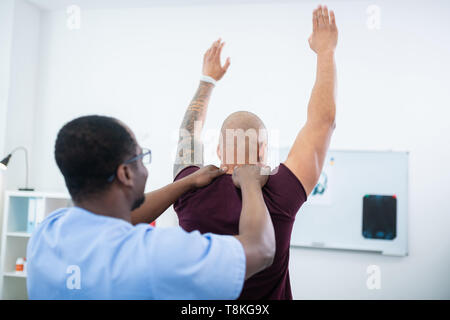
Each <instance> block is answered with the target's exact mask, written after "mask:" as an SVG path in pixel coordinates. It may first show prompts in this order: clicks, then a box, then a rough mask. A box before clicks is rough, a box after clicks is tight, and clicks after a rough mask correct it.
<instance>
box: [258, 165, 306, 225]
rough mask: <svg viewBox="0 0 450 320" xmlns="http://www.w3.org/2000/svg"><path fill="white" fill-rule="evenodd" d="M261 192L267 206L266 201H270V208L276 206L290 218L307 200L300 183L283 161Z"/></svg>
mask: <svg viewBox="0 0 450 320" xmlns="http://www.w3.org/2000/svg"><path fill="white" fill-rule="evenodd" d="M263 193H264V199H265V200H266V204H267V205H268V207H269V203H267V202H270V206H271V208H277V211H279V212H283V213H284V214H287V215H288V216H290V217H291V218H295V215H296V214H297V212H298V210H299V209H300V207H301V206H302V204H303V203H305V202H306V200H307V195H306V192H305V189H304V188H303V185H302V183H301V182H300V180H299V179H298V178H297V177H296V176H295V174H294V173H293V172H292V171H291V170H290V169H289V168H288V167H287V166H286V165H284V164H283V163H281V164H280V166H279V167H277V168H276V169H275V170H274V171H273V174H272V175H270V176H269V179H268V180H267V183H266V185H265V186H264V188H263ZM269 210H270V209H269Z"/></svg>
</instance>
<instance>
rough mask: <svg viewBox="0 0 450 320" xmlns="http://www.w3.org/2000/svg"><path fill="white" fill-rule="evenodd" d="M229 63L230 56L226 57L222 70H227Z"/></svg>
mask: <svg viewBox="0 0 450 320" xmlns="http://www.w3.org/2000/svg"><path fill="white" fill-rule="evenodd" d="M230 64H231V60H230V57H228V58H227V61H226V62H225V65H224V66H223V71H225V72H227V70H228V67H229V66H230Z"/></svg>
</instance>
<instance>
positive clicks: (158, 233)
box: [149, 227, 245, 300]
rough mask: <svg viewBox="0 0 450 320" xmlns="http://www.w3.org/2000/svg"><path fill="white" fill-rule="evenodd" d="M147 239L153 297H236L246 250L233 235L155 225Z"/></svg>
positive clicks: (239, 291) (238, 292)
mask: <svg viewBox="0 0 450 320" xmlns="http://www.w3.org/2000/svg"><path fill="white" fill-rule="evenodd" d="M150 242H151V244H150V247H151V250H150V251H149V252H150V255H151V256H150V259H151V260H150V263H151V265H152V266H153V267H152V268H151V269H152V273H151V275H150V281H151V283H150V286H151V288H152V292H153V295H154V297H155V298H156V299H188V300H189V299H202V300H206V299H215V300H221V299H237V298H238V297H239V295H240V293H241V290H242V287H243V284H244V278H245V253H244V249H243V247H242V245H241V243H240V242H239V240H237V239H236V238H235V237H233V236H221V235H216V234H212V233H207V234H204V235H201V234H200V233H199V232H198V231H193V232H190V233H188V232H186V231H184V230H183V229H181V228H179V227H173V228H155V229H154V230H153V235H152V237H151V241H150Z"/></svg>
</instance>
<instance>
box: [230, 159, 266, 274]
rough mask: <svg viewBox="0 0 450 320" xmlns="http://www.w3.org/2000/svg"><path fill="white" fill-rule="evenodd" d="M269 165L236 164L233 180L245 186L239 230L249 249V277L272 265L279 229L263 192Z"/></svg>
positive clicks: (246, 272)
mask: <svg viewBox="0 0 450 320" xmlns="http://www.w3.org/2000/svg"><path fill="white" fill-rule="evenodd" d="M267 169H268V167H261V166H258V165H243V166H239V167H236V168H234V171H233V177H232V179H233V183H234V185H235V186H236V187H238V188H240V189H241V193H242V210H241V218H240V220H239V234H238V235H237V236H236V238H237V239H238V240H239V241H240V242H241V244H242V247H243V248H244V252H245V261H246V270H245V279H248V278H249V277H251V276H252V275H254V274H255V273H258V272H259V271H261V270H263V269H265V268H267V267H269V266H270V265H272V262H273V259H274V257H275V231H274V229H273V224H272V219H271V218H270V214H269V211H268V210H267V207H266V204H265V202H264V197H263V194H262V187H263V186H264V185H265V184H266V182H267V179H268V178H269V176H268V175H267V173H268V172H269V171H268V170H267Z"/></svg>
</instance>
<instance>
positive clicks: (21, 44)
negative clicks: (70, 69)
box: [0, 0, 40, 230]
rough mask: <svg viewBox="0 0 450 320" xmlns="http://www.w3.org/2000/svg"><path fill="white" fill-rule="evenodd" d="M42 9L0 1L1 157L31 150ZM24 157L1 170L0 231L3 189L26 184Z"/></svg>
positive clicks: (21, 0)
mask: <svg viewBox="0 0 450 320" xmlns="http://www.w3.org/2000/svg"><path fill="white" fill-rule="evenodd" d="M39 19H40V10H39V9H38V8H37V7H36V6H34V5H31V4H29V3H28V2H26V1H24V0H2V1H0V44H1V46H0V47H1V49H0V159H3V157H4V156H6V154H8V153H9V152H10V151H11V150H12V149H13V148H15V147H17V146H19V145H20V146H25V147H27V148H28V149H29V151H31V147H32V134H33V130H32V128H33V124H34V109H35V102H36V96H35V88H36V84H37V65H38V57H39V51H38V45H39V24H40V23H39ZM24 168H25V160H24V156H23V154H21V152H19V153H18V154H17V155H14V157H13V159H12V160H11V161H10V163H9V166H8V171H6V172H4V171H1V170H0V230H2V229H1V226H2V221H3V214H2V213H3V191H4V189H5V188H8V189H16V188H17V187H24V186H25V171H24Z"/></svg>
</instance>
